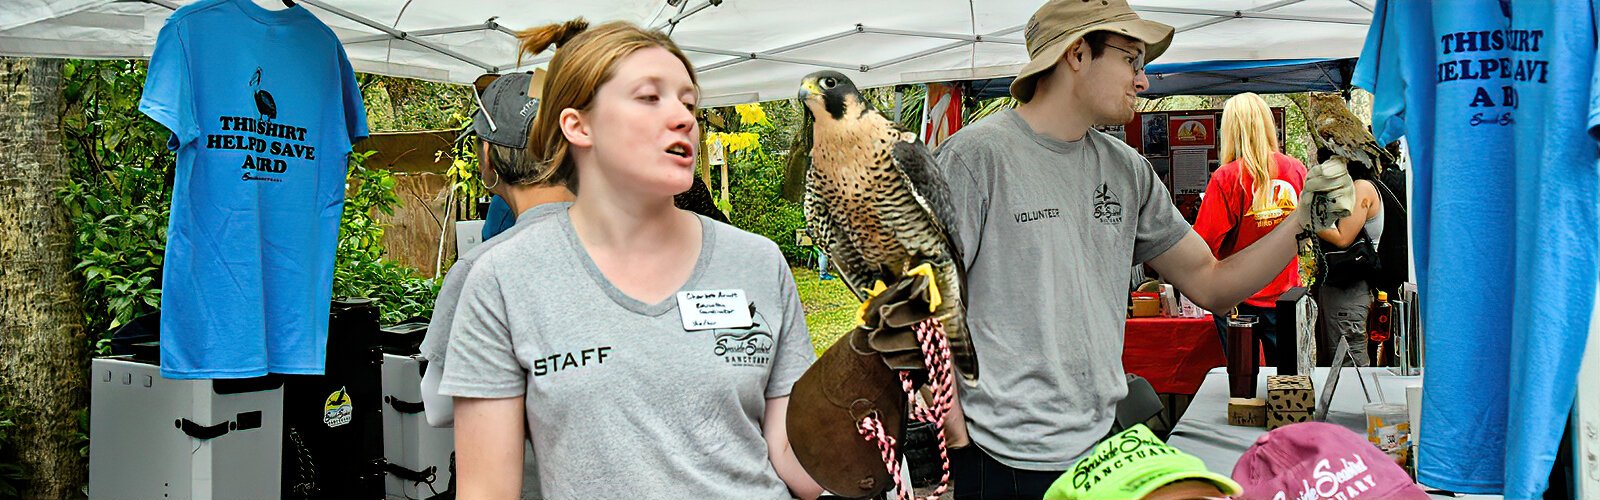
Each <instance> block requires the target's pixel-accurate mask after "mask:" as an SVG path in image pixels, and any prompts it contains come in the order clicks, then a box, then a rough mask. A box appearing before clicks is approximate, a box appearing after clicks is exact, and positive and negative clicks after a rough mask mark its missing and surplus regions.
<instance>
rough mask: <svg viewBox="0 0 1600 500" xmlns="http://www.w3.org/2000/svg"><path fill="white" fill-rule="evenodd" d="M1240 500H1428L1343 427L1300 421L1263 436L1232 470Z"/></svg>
mask: <svg viewBox="0 0 1600 500" xmlns="http://www.w3.org/2000/svg"><path fill="white" fill-rule="evenodd" d="M1233 480H1234V481H1237V482H1238V483H1239V484H1240V485H1241V486H1244V494H1243V495H1239V496H1237V497H1235V498H1239V499H1241V500H1250V499H1261V500H1319V499H1338V500H1366V499H1372V500H1378V499H1391V498H1395V499H1410V498H1415V499H1419V500H1426V499H1427V498H1429V497H1428V494H1427V493H1424V492H1423V491H1422V488H1419V487H1417V485H1416V483H1413V482H1411V476H1409V475H1406V471H1405V469H1401V468H1400V466H1399V465H1398V464H1395V463H1394V459H1392V458H1390V457H1389V455H1388V454H1385V453H1384V452H1383V451H1382V450H1379V449H1378V447H1376V446H1373V445H1372V443H1368V442H1367V440H1366V438H1364V437H1362V436H1361V435H1359V434H1356V433H1355V432H1352V431H1350V429H1346V428H1344V427H1340V426H1337V425H1333V424H1329V423H1323V422H1303V423H1298V424H1293V425H1287V426H1284V427H1280V428H1278V429H1276V430H1273V431H1271V432H1268V433H1266V434H1263V435H1262V436H1261V437H1260V438H1257V439H1256V444H1255V445H1253V446H1251V447H1250V449H1249V450H1245V452H1244V456H1242V457H1239V463H1237V464H1234V466H1233Z"/></svg>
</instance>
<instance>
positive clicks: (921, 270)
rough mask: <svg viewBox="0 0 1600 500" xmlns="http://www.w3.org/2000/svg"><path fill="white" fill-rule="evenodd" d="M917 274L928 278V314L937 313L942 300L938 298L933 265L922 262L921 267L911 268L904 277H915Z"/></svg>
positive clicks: (937, 284) (937, 282) (937, 281)
mask: <svg viewBox="0 0 1600 500" xmlns="http://www.w3.org/2000/svg"><path fill="white" fill-rule="evenodd" d="M918 274H920V275H923V276H927V277H928V312H937V311H938V310H939V303H940V302H942V299H940V298H939V280H938V279H936V278H934V274H933V265H932V264H929V263H927V262H923V263H922V265H919V266H917V267H913V268H911V270H910V271H907V272H906V276H916V275H918Z"/></svg>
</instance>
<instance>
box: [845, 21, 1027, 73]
mask: <svg viewBox="0 0 1600 500" xmlns="http://www.w3.org/2000/svg"><path fill="white" fill-rule="evenodd" d="M1025 27H1026V26H1013V27H1010V28H1006V29H1003V30H1000V31H996V32H994V33H990V34H987V35H982V36H983V37H993V36H1004V35H1009V34H1012V33H1016V32H1018V31H1022V29H1023V28H1025ZM973 43H975V42H955V43H950V44H946V45H941V46H938V47H934V48H931V49H927V50H923V51H919V52H913V53H911V54H906V55H903V56H900V57H896V58H893V59H889V60H886V61H883V62H879V63H875V64H868V65H866V66H862V68H864V69H863V70H862V71H867V70H872V69H878V68H882V67H884V66H893V65H896V64H900V63H903V62H906V61H910V60H912V59H919V58H923V57H927V56H931V55H934V54H938V53H940V52H944V51H947V50H951V49H957V48H961V47H965V46H967V45H971V44H973Z"/></svg>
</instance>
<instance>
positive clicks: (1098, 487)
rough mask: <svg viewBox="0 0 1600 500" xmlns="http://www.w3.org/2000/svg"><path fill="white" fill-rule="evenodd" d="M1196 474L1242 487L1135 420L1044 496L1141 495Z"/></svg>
mask: <svg viewBox="0 0 1600 500" xmlns="http://www.w3.org/2000/svg"><path fill="white" fill-rule="evenodd" d="M1195 479H1198V480H1203V481H1207V482H1210V483H1212V484H1215V485H1216V486H1217V489H1219V490H1222V493H1223V494H1224V495H1227V496H1234V495H1238V494H1240V493H1242V492H1243V488H1240V487H1239V483H1235V482H1233V480H1232V479H1229V478H1228V477H1227V476H1224V475H1221V474H1217V473H1214V472H1211V471H1208V470H1206V464H1205V462H1202V461H1200V459H1199V458H1195V456H1194V455H1190V454H1187V453H1184V452H1182V451H1178V449H1177V448H1173V447H1171V446H1167V444H1166V443H1163V442H1161V439H1159V438H1157V437H1156V435H1155V434H1154V433H1151V432H1150V429H1149V428H1148V427H1145V426H1144V425H1143V424H1140V425H1135V426H1133V427H1130V428H1128V430H1125V431H1122V432H1119V433H1117V434H1115V435H1112V436H1111V437H1109V438H1106V439H1105V440H1104V441H1101V442H1100V444H1097V445H1095V446H1094V451H1093V452H1091V453H1090V454H1089V455H1088V456H1085V457H1083V458H1082V459H1080V460H1078V463H1076V464H1073V465H1072V469H1071V470H1068V471H1067V472H1066V473H1065V474H1062V475H1061V478H1059V479H1056V482H1055V483H1054V484H1051V485H1050V490H1049V491H1046V492H1045V494H1044V500H1092V499H1118V500H1125V499H1132V498H1144V497H1145V495H1149V494H1150V493H1152V492H1155V491H1156V490H1157V489H1160V488H1161V487H1162V486H1166V485H1169V484H1172V483H1175V482H1178V481H1187V480H1195Z"/></svg>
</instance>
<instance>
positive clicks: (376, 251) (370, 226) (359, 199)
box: [333, 152, 439, 324]
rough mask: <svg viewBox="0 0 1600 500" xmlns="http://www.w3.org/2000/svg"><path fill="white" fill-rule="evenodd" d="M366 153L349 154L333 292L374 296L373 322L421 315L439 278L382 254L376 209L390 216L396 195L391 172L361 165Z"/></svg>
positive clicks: (396, 202)
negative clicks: (375, 317) (375, 312)
mask: <svg viewBox="0 0 1600 500" xmlns="http://www.w3.org/2000/svg"><path fill="white" fill-rule="evenodd" d="M372 154H373V153H372V152H366V153H355V154H351V155H350V173H349V177H348V179H349V183H350V184H353V185H354V187H355V191H354V192H352V193H347V194H346V196H345V202H344V215H343V216H342V217H340V220H339V246H338V250H337V257H336V261H335V265H334V269H333V295H334V296H335V297H369V298H373V299H377V300H378V309H379V311H381V313H380V314H381V317H380V319H379V321H381V322H382V323H384V324H391V323H399V322H401V321H405V320H407V319H409V318H413V317H427V316H428V315H430V314H432V313H433V300H434V298H435V297H437V296H438V295H439V282H438V281H437V280H434V279H429V278H423V277H421V276H418V275H417V274H416V270H414V269H411V268H409V267H406V266H403V265H400V264H396V263H394V262H390V261H388V260H386V259H384V258H383V256H384V250H383V232H384V228H383V225H382V224H380V223H379V221H378V219H377V214H379V213H382V214H384V215H393V214H394V207H395V206H396V205H399V204H400V199H399V198H398V197H396V196H395V194H394V186H395V178H394V174H392V173H389V172H388V171H387V170H378V169H370V168H367V166H366V162H367V157H369V156H372Z"/></svg>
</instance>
